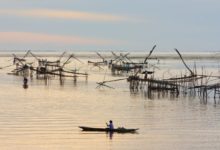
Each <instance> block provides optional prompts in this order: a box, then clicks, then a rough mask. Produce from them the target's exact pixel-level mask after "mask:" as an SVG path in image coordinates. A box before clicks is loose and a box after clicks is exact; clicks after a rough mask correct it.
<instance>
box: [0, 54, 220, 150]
mask: <svg viewBox="0 0 220 150" xmlns="http://www.w3.org/2000/svg"><path fill="white" fill-rule="evenodd" d="M28 59H29V61H30V62H32V61H34V62H35V63H36V64H37V62H36V60H34V58H28ZM48 59H49V60H50V59H51V60H56V59H57V57H54V55H53V56H51V57H50V58H48ZM65 59H66V58H63V61H64V60H65ZM79 59H81V60H82V61H83V62H84V63H83V64H81V63H79V62H77V61H76V60H74V59H73V60H72V62H71V63H70V64H68V65H67V66H66V67H67V68H68V69H70V70H71V69H72V70H73V69H78V70H79V71H80V72H86V73H88V74H89V76H88V79H87V80H86V79H85V78H84V77H80V78H78V79H77V82H74V81H73V79H72V78H65V80H64V84H62V85H60V82H59V78H55V79H51V80H49V81H48V82H45V81H44V80H37V79H36V78H35V75H34V77H33V79H30V78H29V82H28V85H29V87H28V88H27V89H24V88H23V87H22V85H23V77H20V76H14V75H8V74H7V73H9V72H11V70H13V69H14V68H15V66H11V67H8V68H5V69H1V70H0V141H1V142H0V149H2V150H10V149H16V150H19V149H22V150H23V149H32V150H35V149H36V150H41V149H42V150H45V149H47V150H60V149H62V150H64V149H65V150H73V149H74V150H75V149H80V150H87V149H88V150H92V149H94V150H99V149H100V150H105V149H107V150H122V149H125V150H134V149H135V150H136V149H137V150H143V149H151V150H161V149H163V150H177V149H178V150H189V149H193V150H207V149H210V150H211V149H212V150H218V149H219V148H220V143H219V141H220V105H219V103H218V102H217V103H214V101H213V99H212V98H210V99H208V101H207V103H203V102H202V101H201V99H200V98H198V97H190V96H185V97H184V96H179V97H174V98H173V97H172V98H171V97H169V96H168V97H155V98H154V99H149V98H148V97H147V96H146V95H145V93H144V92H141V91H138V92H136V93H132V92H130V90H129V83H128V82H127V81H126V78H127V77H128V75H126V74H125V75H122V76H113V75H112V74H111V71H110V70H109V69H108V67H102V68H103V69H100V68H97V67H93V66H88V65H87V61H88V60H89V59H92V60H94V61H96V60H97V61H98V60H99V59H98V58H95V59H94V58H91V57H90V56H88V58H87V57H82V58H79ZM136 61H142V59H138V60H136ZM12 62H13V60H12V57H9V56H2V57H0V64H1V66H0V67H3V66H7V65H11V64H12ZM149 63H151V64H152V65H153V66H156V67H154V69H153V71H155V77H156V78H162V77H163V78H169V77H176V76H179V75H181V74H185V73H187V69H185V67H184V65H183V64H182V62H181V60H179V59H162V60H160V61H159V62H158V61H157V60H151V61H150V62H149ZM186 63H187V64H188V65H189V66H190V67H193V66H195V64H196V65H197V69H198V72H199V70H200V72H202V71H201V70H202V69H201V68H203V70H205V71H204V72H206V73H207V74H212V75H219V69H218V68H219V62H218V59H202V60H200V59H195V60H194V59H188V60H186ZM122 78H125V80H121V81H118V82H111V83H110V82H109V83H107V85H109V86H112V87H114V89H110V88H104V87H103V88H97V84H96V82H102V81H107V80H112V79H122ZM215 82H219V81H218V80H217V81H215ZM110 119H111V120H113V123H114V126H115V127H122V126H123V127H126V128H139V130H138V132H137V133H134V134H130V133H128V134H117V133H114V134H113V135H111V134H108V133H99V132H82V131H81V129H79V128H78V126H91V127H105V126H106V125H105V123H106V122H108V121H109V120H110Z"/></svg>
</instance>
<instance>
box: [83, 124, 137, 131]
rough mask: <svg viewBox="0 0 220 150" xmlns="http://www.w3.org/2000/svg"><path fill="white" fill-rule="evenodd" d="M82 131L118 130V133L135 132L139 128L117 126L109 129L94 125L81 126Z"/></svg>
mask: <svg viewBox="0 0 220 150" xmlns="http://www.w3.org/2000/svg"><path fill="white" fill-rule="evenodd" d="M79 128H81V129H82V131H91V132H92V131H93V132H117V133H134V132H136V131H137V130H138V129H126V128H124V127H120V128H116V129H109V128H93V127H85V126H79Z"/></svg>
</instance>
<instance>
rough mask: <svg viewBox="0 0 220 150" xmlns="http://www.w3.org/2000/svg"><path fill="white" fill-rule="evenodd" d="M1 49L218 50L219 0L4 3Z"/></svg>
mask: <svg viewBox="0 0 220 150" xmlns="http://www.w3.org/2000/svg"><path fill="white" fill-rule="evenodd" d="M0 20H1V23H0V50H4V51H9V50H35V51H37V50H55V51H68V50H73V51H149V50H151V48H152V47H153V46H154V45H155V44H156V45H157V48H156V49H157V50H158V51H172V50H173V49H174V48H177V49H178V50H180V51H189V52H191V51H217V52H218V51H219V52H220V42H219V40H220V0H0Z"/></svg>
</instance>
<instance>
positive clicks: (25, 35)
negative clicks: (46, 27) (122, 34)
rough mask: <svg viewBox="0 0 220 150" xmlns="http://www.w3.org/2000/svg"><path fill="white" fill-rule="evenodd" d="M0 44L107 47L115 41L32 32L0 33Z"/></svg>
mask: <svg viewBox="0 0 220 150" xmlns="http://www.w3.org/2000/svg"><path fill="white" fill-rule="evenodd" d="M0 43H8V44H38V43H39V44H48V43H49V44H53V43H54V44H57V43H59V44H64V45H65V44H67V45H75V44H76V45H108V44H118V42H117V41H113V40H104V39H96V38H86V37H78V36H63V35H52V34H44V33H33V32H0Z"/></svg>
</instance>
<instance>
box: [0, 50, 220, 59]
mask: <svg viewBox="0 0 220 150" xmlns="http://www.w3.org/2000/svg"><path fill="white" fill-rule="evenodd" d="M32 53H34V54H35V55H36V56H37V57H59V56H60V55H61V54H62V53H63V52H62V51H61V52H57V51H56V52H43V51H40V52H34V51H33V52H32ZM99 53H100V54H101V55H102V56H103V57H104V58H106V59H110V58H112V57H113V55H112V53H111V52H99ZM114 53H116V54H117V55H120V53H122V54H127V53H129V55H128V57H129V58H132V59H144V58H145V57H146V56H147V55H148V52H114ZM12 54H16V55H17V56H18V57H22V56H24V55H25V54H26V52H0V57H12ZM70 54H74V55H75V56H76V57H79V58H94V59H96V58H100V57H99V56H98V55H97V54H96V52H84V51H83V52H66V55H65V56H66V57H68V56H69V55H70ZM181 55H182V56H183V58H184V59H220V52H181ZM29 56H30V55H29ZM30 57H32V56H30ZM150 59H179V56H178V54H177V53H176V52H175V51H174V52H153V53H152V55H151V56H150Z"/></svg>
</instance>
